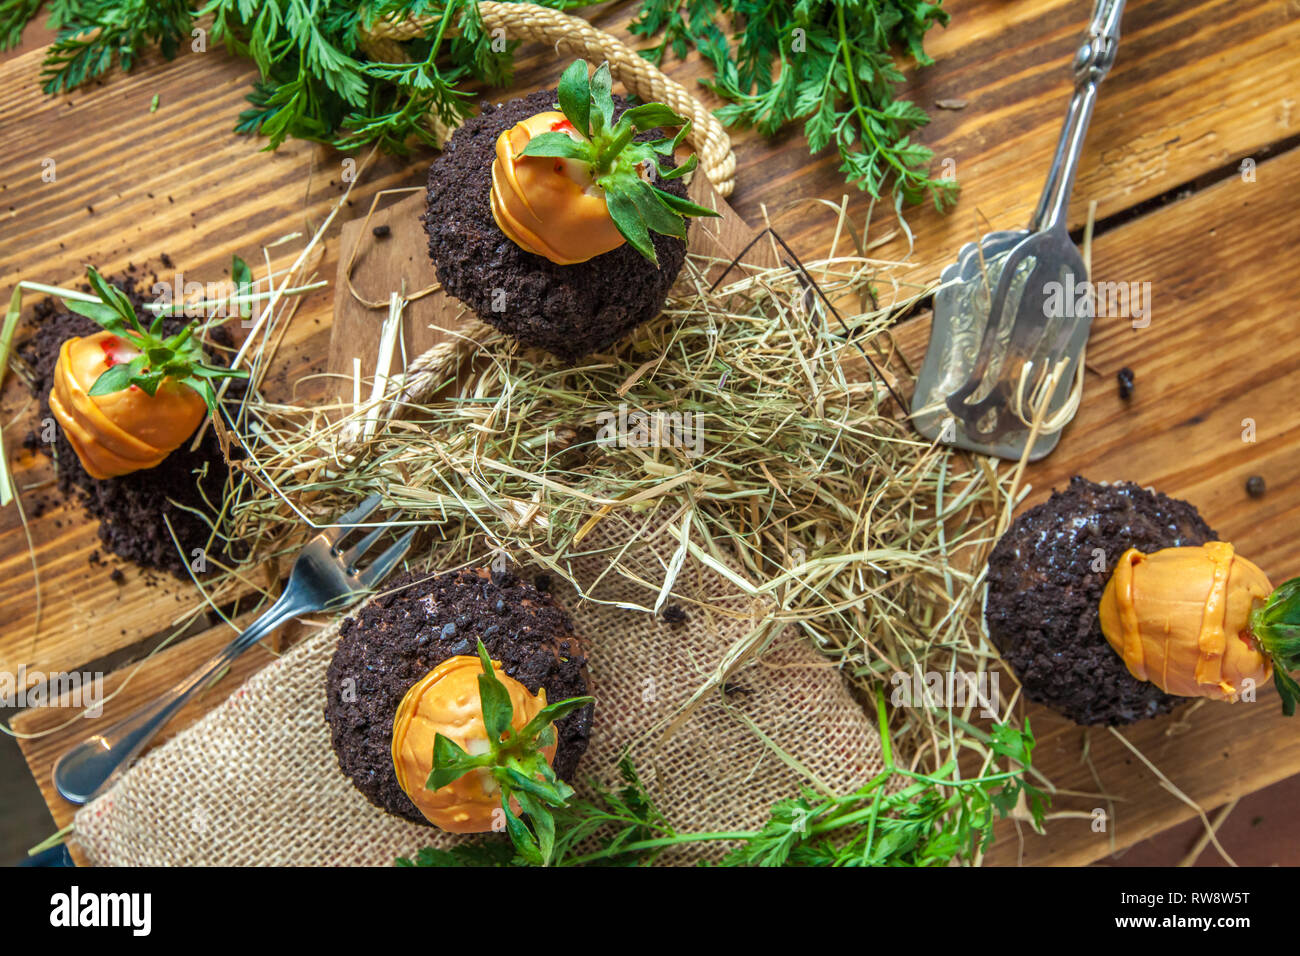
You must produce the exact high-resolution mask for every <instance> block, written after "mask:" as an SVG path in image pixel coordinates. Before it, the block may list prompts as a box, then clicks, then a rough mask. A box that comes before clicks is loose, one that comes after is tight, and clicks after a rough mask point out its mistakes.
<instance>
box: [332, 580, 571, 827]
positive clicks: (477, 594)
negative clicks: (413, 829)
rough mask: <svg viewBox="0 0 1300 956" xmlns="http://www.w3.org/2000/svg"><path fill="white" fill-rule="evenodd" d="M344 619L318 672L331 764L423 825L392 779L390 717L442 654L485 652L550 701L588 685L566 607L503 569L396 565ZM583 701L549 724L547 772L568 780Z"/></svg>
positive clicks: (375, 799)
mask: <svg viewBox="0 0 1300 956" xmlns="http://www.w3.org/2000/svg"><path fill="white" fill-rule="evenodd" d="M384 587H385V592H384V593H383V594H381V595H379V596H378V597H376V598H375V599H374V600H372V601H371V602H370V603H368V604H367V605H366V606H365V607H363V608H361V610H359V611H357V612H356V614H354V615H353V616H351V617H349V618H348V619H347V620H345V621H344V622H343V625H342V627H341V629H340V631H339V644H338V648H337V649H336V650H335V652H334V658H333V659H332V660H331V661H330V666H329V671H328V674H327V677H326V682H327V683H326V691H325V694H326V706H325V718H326V720H327V721H328V723H329V725H330V740H331V743H332V744H333V747H334V752H335V755H336V756H337V757H338V761H339V767H340V768H341V769H342V771H343V773H344V774H346V775H347V776H348V777H349V778H350V779H351V780H352V783H353V784H354V785H355V786H356V788H357V789H358V790H360V791H361V792H362V793H363V794H364V795H365V797H366V799H368V800H369V801H370V802H371V803H373V804H374V805H375V806H377V807H380V808H381V809H384V810H387V811H388V812H389V813H393V814H396V815H397V816H400V817H404V818H406V819H408V820H413V821H415V822H416V823H423V824H428V821H427V820H426V819H425V818H424V816H423V815H422V814H421V813H420V811H419V810H418V809H417V808H416V806H415V804H413V803H412V802H411V800H410V798H409V797H408V796H407V795H406V793H405V792H404V791H403V790H402V788H401V786H400V785H399V784H398V782H397V774H396V772H395V770H394V769H393V755H392V734H393V718H394V717H395V716H396V715H397V707H398V705H399V704H400V703H401V702H402V698H403V697H404V696H405V694H406V692H407V691H408V690H410V688H411V687H412V686H413V685H414V684H416V682H418V681H419V680H420V679H421V678H423V677H424V676H425V675H426V674H428V673H429V672H430V671H431V670H433V669H434V668H435V667H437V666H438V665H439V664H441V663H442V662H443V661H445V660H447V659H448V658H450V657H456V656H469V655H473V654H474V653H476V651H475V648H476V647H477V643H476V642H477V641H478V640H480V639H481V640H482V641H483V643H484V645H485V646H486V647H487V650H488V654H489V655H490V656H491V658H492V660H494V661H501V662H502V664H503V665H504V667H505V673H506V674H507V675H509V676H510V677H513V678H514V679H515V680H517V681H519V682H520V683H521V684H523V685H524V687H526V688H527V689H528V692H529V693H530V694H536V693H537V691H538V690H539V689H540V688H545V689H546V699H547V701H548V702H551V703H554V702H557V701H561V700H565V699H567V698H569V697H579V696H582V695H584V694H586V693H587V675H586V664H587V660H586V657H585V656H584V655H583V652H582V646H581V643H580V640H579V638H578V636H577V635H576V634H575V633H574V631H573V622H572V621H571V620H570V618H569V615H568V614H567V613H566V612H565V610H564V609H563V608H562V607H560V605H559V604H558V603H557V602H556V601H555V599H554V598H552V597H551V596H550V595H549V594H543V593H542V592H541V591H538V590H537V588H535V587H533V586H532V585H531V584H527V583H525V582H524V581H522V580H520V579H519V578H517V577H515V576H514V575H513V574H511V573H509V572H497V573H489V572H488V571H487V570H486V569H484V570H479V571H459V572H452V573H448V574H444V575H438V576H430V575H419V574H414V573H410V572H407V573H404V574H400V575H397V576H395V577H394V578H393V579H391V580H390V581H389V582H388V583H387V584H385V586H384ZM592 715H593V707H592V705H588V706H586V707H583V708H582V709H580V710H578V711H575V712H574V713H572V714H570V715H569V716H568V717H565V718H564V719H563V720H561V721H559V722H558V723H557V724H556V731H557V736H558V748H557V750H556V754H555V763H554V767H555V772H556V774H557V775H558V776H559V777H560V778H561V779H564V780H568V781H570V782H571V781H572V780H573V779H574V773H575V771H576V769H577V766H578V760H579V758H580V757H581V756H582V754H583V752H584V751H585V750H586V749H587V741H588V739H589V738H590V736H591V723H592Z"/></svg>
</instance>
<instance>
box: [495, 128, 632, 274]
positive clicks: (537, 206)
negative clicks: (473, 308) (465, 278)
mask: <svg viewBox="0 0 1300 956" xmlns="http://www.w3.org/2000/svg"><path fill="white" fill-rule="evenodd" d="M550 132H563V133H567V134H568V135H569V136H571V137H572V138H574V139H582V138H583V137H582V135H581V134H580V133H578V131H577V130H575V129H574V128H573V125H572V124H571V123H570V122H569V121H568V120H567V119H565V117H564V114H563V113H559V112H555V111H548V112H545V113H538V114H536V115H535V116H530V117H528V119H526V120H524V121H523V122H521V123H516V124H515V125H514V126H512V127H510V129H508V130H505V131H503V132H502V133H501V135H500V136H498V137H497V142H496V160H495V161H494V162H493V163H492V197H491V199H492V218H494V219H495V220H496V223H497V225H498V226H499V227H500V228H501V231H502V232H504V233H505V234H506V236H508V237H509V238H510V239H511V240H512V241H513V242H514V243H515V244H516V245H518V246H520V247H521V248H523V249H525V250H527V251H528V252H532V253H535V254H536V255H539V256H545V257H546V258H547V259H549V260H551V261H552V262H554V263H556V264H557V265H572V264H573V263H575V262H586V261H587V260H588V259H591V258H594V257H596V256H599V255H602V254H604V253H606V252H609V251H610V250H611V249H617V248H618V247H619V246H621V245H622V244H623V243H624V242H626V241H627V240H625V239H624V238H623V235H622V233H620V232H619V231H618V227H617V226H615V225H614V220H613V219H612V218H611V217H610V215H609V208H608V207H607V206H606V205H605V191H604V190H603V189H601V188H600V187H599V186H597V185H596V183H595V181H594V180H593V179H592V176H591V167H590V165H589V164H587V163H584V162H582V161H580V160H574V159H559V158H555V157H550V156H520V155H519V154H520V153H521V152H522V151H523V149H524V148H525V147H526V146H527V145H528V142H529V140H531V139H532V138H533V137H534V136H537V135H540V134H541V133H550Z"/></svg>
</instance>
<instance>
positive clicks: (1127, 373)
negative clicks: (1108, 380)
mask: <svg viewBox="0 0 1300 956" xmlns="http://www.w3.org/2000/svg"><path fill="white" fill-rule="evenodd" d="M1115 380H1116V382H1117V383H1118V384H1119V397H1120V398H1122V399H1124V401H1126V402H1127V401H1128V400H1129V399H1130V398H1132V397H1133V385H1134V378H1133V370H1132V369H1131V368H1129V367H1128V366H1127V365H1126V366H1124V368H1122V369H1120V370H1119V374H1118V375H1116V376H1115Z"/></svg>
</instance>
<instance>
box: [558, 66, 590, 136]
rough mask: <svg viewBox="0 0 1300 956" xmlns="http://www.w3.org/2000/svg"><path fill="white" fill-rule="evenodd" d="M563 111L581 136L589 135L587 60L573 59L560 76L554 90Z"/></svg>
mask: <svg viewBox="0 0 1300 956" xmlns="http://www.w3.org/2000/svg"><path fill="white" fill-rule="evenodd" d="M556 94H557V98H558V99H559V101H560V112H561V113H563V114H564V115H565V116H566V117H567V118H568V120H569V122H570V123H572V124H573V128H574V129H576V130H577V131H578V132H579V133H581V134H582V135H583V136H586V137H588V138H590V136H591V81H590V79H589V78H588V76H587V61H586V60H574V61H573V62H572V63H570V64H569V66H568V68H567V69H566V70H565V71H564V74H563V75H562V76H561V77H560V85H559V87H558V88H557V90H556Z"/></svg>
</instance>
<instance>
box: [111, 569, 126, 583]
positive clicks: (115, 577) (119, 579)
mask: <svg viewBox="0 0 1300 956" xmlns="http://www.w3.org/2000/svg"><path fill="white" fill-rule="evenodd" d="M109 578H111V579H112V581H113V583H114V584H117V585H122V584H125V583H126V575H125V574H123V573H122V569H121V568H114V569H113V571H112V573H110V574H109Z"/></svg>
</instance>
